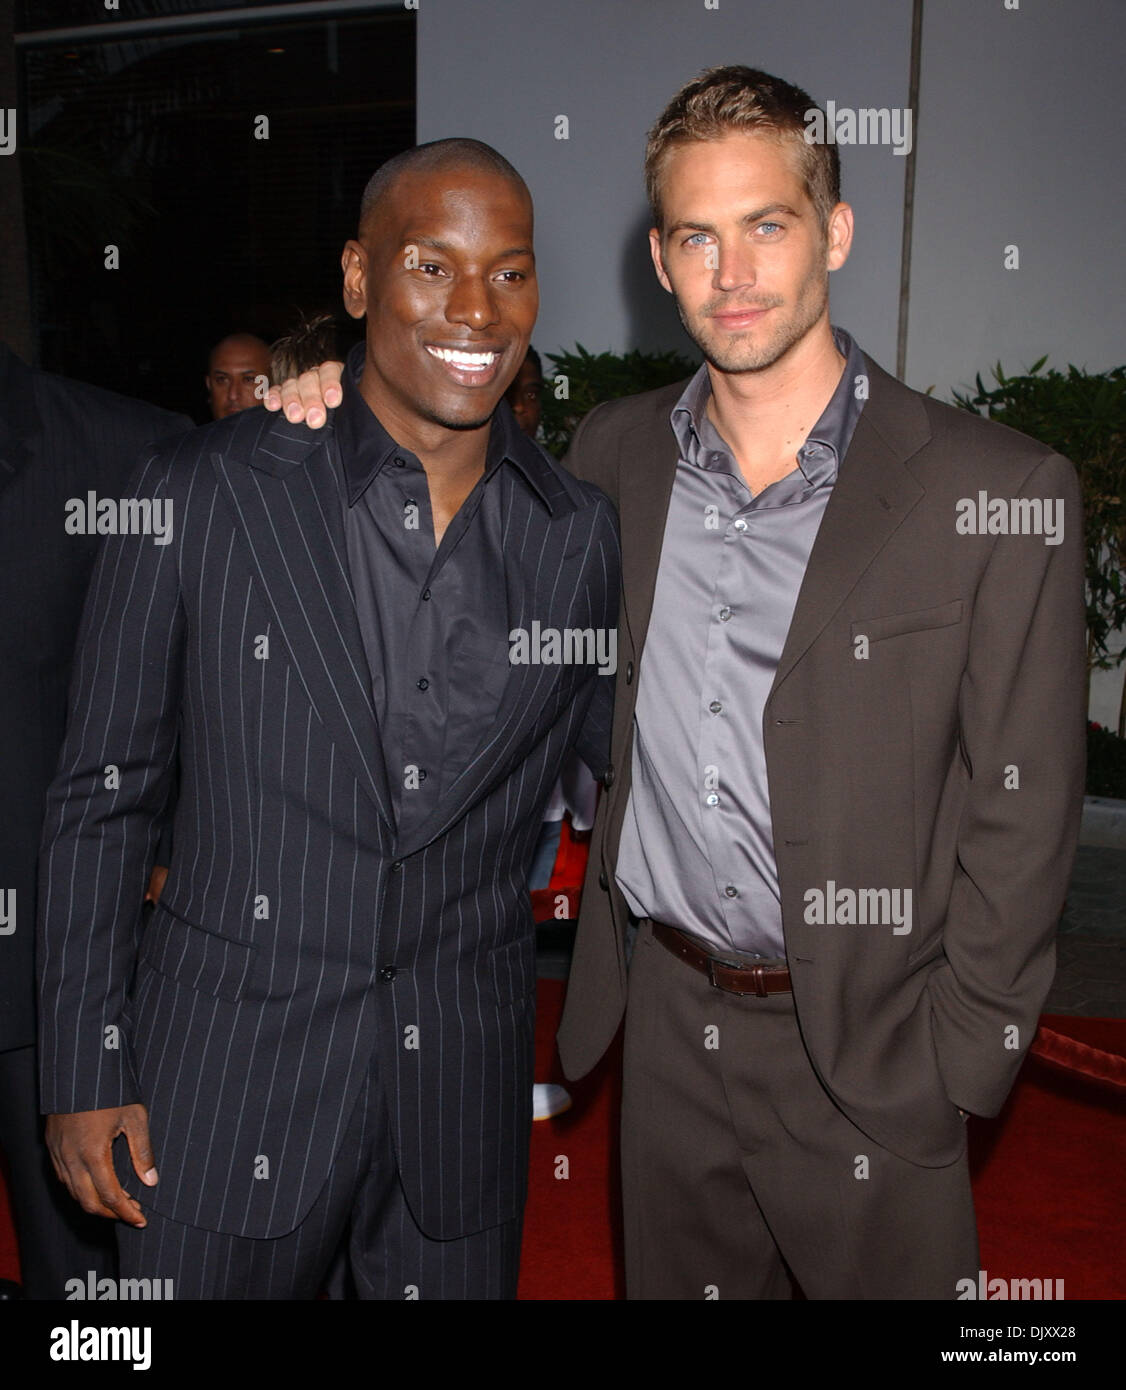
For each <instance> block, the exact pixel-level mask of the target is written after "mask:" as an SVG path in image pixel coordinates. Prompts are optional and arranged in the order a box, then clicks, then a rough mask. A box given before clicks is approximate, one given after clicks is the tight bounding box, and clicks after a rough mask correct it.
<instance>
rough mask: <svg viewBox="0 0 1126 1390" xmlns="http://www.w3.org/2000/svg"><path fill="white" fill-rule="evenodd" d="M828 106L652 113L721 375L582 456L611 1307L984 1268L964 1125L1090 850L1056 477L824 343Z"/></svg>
mask: <svg viewBox="0 0 1126 1390" xmlns="http://www.w3.org/2000/svg"><path fill="white" fill-rule="evenodd" d="M815 109H816V108H814V105H813V102H812V101H811V99H810V98H809V97H808V96H807V95H806V93H804V92H801V91H799V90H798V89H796V88H793V87H791V86H790V85H789V84H787V83H784V82H781V81H779V80H778V79H776V78H771V77H769V76H767V75H766V74H764V73H759V72H754V71H752V70H750V69H746V68H725V69H717V70H714V71H712V72H710V73H705V74H704V75H703V76H702V77H701V78H699V79H697V80H696V81H695V82H693V83H690V84H689V85H688V86H687V87H686V88H685V89H684V90H683V91H681V92H680V93H678V95H677V96H676V97H675V98H674V99H673V101H672V103H671V104H670V106H669V107H668V108H667V110H666V111H665V112H664V114H663V115H662V116H661V118H660V120H659V121H658V123H657V125H656V127H655V128H654V130H653V132H652V133H651V135H650V139H649V147H648V150H647V158H646V173H647V181H648V185H649V192H650V197H651V200H652V203H653V209H654V220H655V226H654V229H653V231H652V232H651V233H650V237H651V243H652V253H653V261H654V265H655V267H656V270H657V274H658V276H659V278H660V280H661V283H662V284H663V285H664V287H665V288H666V289H667V290H669V291H670V292H671V293H672V294H673V295H674V296H675V297H676V301H677V306H678V309H679V311H680V315H681V318H682V320H683V322H684V324H685V327H686V328H687V330H688V332H689V333H690V334H691V336H692V337H693V339H694V340H695V341H696V343H697V344H698V345H699V347H700V348H701V350H702V352H703V354H704V356H705V358H706V365H705V367H703V368H701V370H700V373H699V374H698V375H697V377H695V378H693V380H692V381H691V382H690V383H689V384H688V385H687V387H685V386H684V385H683V384H682V385H680V386H674V387H670V388H667V389H664V390H661V391H656V392H651V393H649V394H647V395H643V396H638V397H633V398H631V399H628V400H625V401H617V402H612V403H609V404H606V405H604V406H600V407H598V408H597V409H596V410H594V411H593V412H592V413H591V414H590V415H589V416H588V417H587V418H586V419H585V420H584V421H583V423H582V424H581V426H580V427H579V429H578V431H577V433H576V435H575V438H574V441H573V444H572V448H571V451H570V454H569V456H568V464H569V466H570V467H571V468H572V469H573V470H574V471H575V472H576V473H577V474H578V475H579V476H580V477H581V478H584V479H587V480H589V481H591V482H594V483H596V484H598V486H599V487H601V488H602V489H603V490H604V491H605V492H606V493H608V494H609V496H610V497H611V498H612V499H613V500H614V501H615V503H616V504H617V506H618V509H619V513H620V519H621V532H622V551H623V575H622V579H623V606H622V616H621V618H620V628H619V658H618V675H617V705H616V711H615V718H614V733H613V757H612V761H613V768H612V769H611V771H610V772H609V773H608V774H607V776H606V778H605V783H606V787H607V795H605V796H604V797H603V798H602V805H601V807H600V810H599V815H598V821H597V823H596V825H595V828H594V832H593V842H592V852H591V858H590V869H589V874H588V878H587V883H586V889H585V893H584V898H583V911H582V918H581V921H580V925H579V933H578V940H577V946H576V952H575V959H574V964H573V968H572V973H571V981H570V986H569V992H568V999H567V1008H566V1013H565V1016H564V1019H563V1025H562V1029H561V1031H560V1037H559V1045H560V1051H561V1053H562V1056H563V1061H564V1068H565V1070H566V1072H567V1074H568V1076H569V1077H571V1078H576V1077H579V1076H582V1075H583V1074H584V1073H586V1072H587V1071H589V1070H590V1068H591V1067H593V1066H594V1064H595V1063H596V1062H597V1061H598V1059H599V1058H600V1057H601V1056H602V1054H603V1052H604V1051H605V1049H606V1047H607V1045H608V1043H609V1042H610V1040H611V1038H612V1037H613V1035H614V1033H615V1031H616V1029H617V1027H618V1024H619V1021H620V1019H621V1017H622V1014H623V1012H625V1014H626V1042H625V1083H624V1085H625V1090H624V1104H623V1121H622V1123H623V1137H622V1160H623V1177H624V1190H625V1234H626V1246H627V1249H626V1254H627V1284H628V1292H629V1295H630V1296H631V1297H633V1298H699V1299H703V1298H787V1297H790V1296H791V1284H790V1277H789V1276H790V1275H792V1277H793V1279H794V1280H796V1282H797V1283H798V1284H799V1285H800V1286H801V1288H802V1290H803V1291H804V1293H805V1294H806V1296H807V1297H810V1298H846V1299H858V1298H953V1297H954V1296H955V1285H956V1281H957V1280H958V1279H960V1278H964V1277H972V1278H976V1272H977V1268H978V1252H977V1237H976V1230H975V1225H974V1216H973V1203H972V1198H971V1194H970V1186H969V1178H968V1172H967V1163H966V1138H965V1127H964V1124H963V1120H964V1119H965V1117H966V1114H967V1112H968V1113H971V1114H977V1115H995V1114H997V1112H998V1110H999V1109H1000V1107H1001V1105H1002V1104H1003V1102H1004V1100H1005V1097H1006V1095H1007V1093H1008V1091H1009V1089H1010V1087H1011V1085H1012V1083H1013V1080H1014V1078H1015V1076H1016V1074H1017V1071H1018V1069H1019V1067H1020V1064H1021V1060H1022V1058H1023V1056H1024V1053H1025V1051H1026V1050H1027V1048H1028V1046H1029V1044H1030V1043H1031V1041H1032V1038H1033V1035H1034V1033H1035V1031H1036V1026H1037V1018H1038V1015H1039V1011H1040V1008H1041V1005H1042V1003H1043V1000H1044V997H1045V995H1046V993H1047V990H1048V987H1049V984H1050V982H1051V978H1052V973H1053V968H1054V946H1053V937H1054V932H1055V927H1056V922H1057V919H1058V916H1059V912H1060V909H1061V907H1062V904H1063V900H1064V895H1065V890H1066V885H1067V881H1068V874H1069V870H1070V867H1071V862H1072V857H1073V854H1074V846H1075V840H1076V834H1077V827H1078V819H1079V809H1080V804H1081V799H1082V790H1083V713H1084V604H1083V551H1082V542H1081V516H1080V503H1079V493H1078V489H1077V485H1076V480H1075V476H1074V471H1073V470H1072V468H1071V466H1070V465H1069V464H1068V463H1067V461H1066V460H1064V459H1062V458H1060V457H1058V456H1055V455H1052V454H1051V452H1050V451H1049V450H1047V449H1046V448H1045V447H1044V446H1043V445H1040V444H1038V443H1036V442H1035V441H1033V440H1031V439H1027V438H1025V437H1024V436H1021V435H1018V434H1015V433H1013V432H1012V431H1010V430H1007V429H1004V428H1002V427H1000V426H997V425H994V424H990V423H988V422H986V421H983V420H981V419H979V418H977V417H975V416H973V415H970V414H967V413H965V412H961V411H957V410H954V409H951V408H950V407H948V406H945V405H942V404H939V403H938V402H936V401H933V400H931V399H930V398H928V397H926V396H922V395H919V394H918V393H916V392H914V391H911V390H908V389H907V388H906V387H905V386H903V385H902V384H900V383H899V382H897V381H896V380H894V379H893V378H892V377H890V376H889V375H887V374H886V373H885V372H883V371H882V370H881V369H880V368H879V367H878V366H877V365H876V364H875V363H874V362H873V361H872V360H871V359H870V358H868V357H866V356H865V355H864V354H863V353H862V352H860V350H859V348H858V347H857V345H856V344H855V343H854V342H852V340H851V339H850V338H849V337H848V335H847V334H844V333H842V332H841V331H840V330H837V329H833V328H832V327H831V326H830V321H829V310H828V275H829V272H830V271H831V270H834V269H836V268H837V267H838V266H840V265H841V264H843V262H844V260H845V258H846V257H847V255H848V250H849V244H850V241H851V236H852V213H851V209H850V208H849V207H848V206H847V205H846V204H844V203H842V202H841V201H840V192H839V165H838V159H837V153H836V147H835V145H831V144H830V145H826V144H820V145H815V144H811V143H808V142H807V140H806V139H805V132H806V131H807V130H808V129H809V128H810V126H809V113H810V112H812V111H814V110H815ZM631 956H632V960H631ZM627 969H628V1009H627ZM787 1271H788V1272H787Z"/></svg>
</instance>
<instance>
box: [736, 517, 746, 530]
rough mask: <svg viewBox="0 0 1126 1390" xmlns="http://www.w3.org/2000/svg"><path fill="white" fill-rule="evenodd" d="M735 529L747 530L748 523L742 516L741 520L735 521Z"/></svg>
mask: <svg viewBox="0 0 1126 1390" xmlns="http://www.w3.org/2000/svg"><path fill="white" fill-rule="evenodd" d="M735 529H736V531H745V530H746V529H747V523H746V522H745V521H744V520H743V518H742V517H740V518H739V520H738V521H737V522H736V523H735Z"/></svg>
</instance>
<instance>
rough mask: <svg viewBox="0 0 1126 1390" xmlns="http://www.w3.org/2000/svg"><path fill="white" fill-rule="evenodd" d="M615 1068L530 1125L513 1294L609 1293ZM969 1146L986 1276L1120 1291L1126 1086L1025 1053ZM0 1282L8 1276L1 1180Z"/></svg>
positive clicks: (1078, 1294) (553, 1018) (558, 991)
mask: <svg viewBox="0 0 1126 1390" xmlns="http://www.w3.org/2000/svg"><path fill="white" fill-rule="evenodd" d="M539 1000H540V1012H539V1022H538V1027H537V1041H536V1050H537V1056H538V1058H539V1065H538V1068H537V1072H536V1075H537V1076H538V1077H539V1079H540V1080H541V1081H561V1080H562V1076H561V1074H560V1073H559V1069H558V1062H557V1060H556V1059H555V1052H554V1035H555V1029H556V1025H557V1023H558V1018H559V1012H560V1010H561V1008H562V1002H563V985H562V983H561V982H557V981H553V980H541V981H540V987H539ZM1043 1022H1044V1026H1045V1028H1050V1029H1052V1030H1053V1031H1054V1032H1056V1033H1060V1034H1063V1035H1065V1037H1068V1038H1073V1039H1076V1040H1077V1041H1078V1042H1081V1043H1086V1044H1088V1045H1089V1046H1091V1047H1096V1048H1101V1049H1103V1050H1104V1051H1106V1052H1110V1053H1113V1054H1117V1055H1118V1056H1122V1055H1124V1054H1126V1020H1121V1019H1099V1018H1091V1019H1088V1018H1063V1017H1060V1016H1058V1015H1046V1016H1045V1018H1044V1020H1043ZM618 1062H619V1056H618V1052H617V1049H615V1052H614V1055H613V1056H612V1057H611V1058H608V1059H607V1061H606V1062H604V1063H603V1064H602V1066H601V1067H600V1068H599V1070H598V1072H597V1073H596V1074H595V1075H594V1076H591V1077H588V1078H586V1080H585V1081H583V1082H581V1083H579V1084H578V1085H572V1086H571V1087H570V1088H569V1089H570V1090H571V1094H572V1096H573V1097H574V1102H575V1103H574V1105H573V1107H572V1108H571V1109H570V1110H569V1111H568V1112H567V1113H566V1114H564V1115H560V1116H558V1117H557V1118H556V1119H554V1120H543V1121H540V1122H539V1123H537V1124H536V1125H534V1126H533V1127H532V1155H531V1183H530V1193H529V1200H528V1214H527V1221H526V1223H525V1234H524V1255H523V1263H522V1271H521V1278H520V1297H521V1298H523V1299H612V1298H620V1297H621V1293H622V1289H621V1268H620V1260H619V1259H618V1257H617V1255H616V1251H617V1250H618V1249H619V1248H620V1236H621V1231H620V1225H621V1222H620V1213H619V1210H618V1204H617V1154H616V1148H615V1138H616V1116H617V1109H618V1096H619V1087H618ZM970 1151H971V1156H972V1159H973V1170H974V1196H975V1200H976V1202H977V1211H978V1225H979V1228H980V1231H981V1253H982V1262H981V1263H982V1268H983V1269H985V1270H986V1271H988V1273H989V1275H990V1277H1001V1278H1005V1279H1008V1278H1026V1279H1027V1278H1043V1279H1049V1278H1051V1279H1063V1280H1064V1288H1065V1293H1066V1297H1067V1298H1068V1299H1086V1298H1096V1299H1121V1298H1124V1297H1126V1277H1124V1275H1123V1271H1122V1259H1121V1252H1122V1250H1123V1248H1126V1202H1124V1201H1123V1188H1124V1186H1126V1177H1124V1175H1126V1091H1124V1090H1122V1089H1119V1088H1115V1087H1113V1086H1109V1085H1106V1084H1102V1083H1099V1082H1097V1081H1094V1080H1089V1079H1086V1078H1084V1077H1083V1076H1082V1075H1080V1074H1077V1073H1074V1072H1066V1071H1063V1070H1061V1069H1060V1068H1059V1067H1057V1066H1053V1065H1050V1064H1049V1063H1048V1062H1046V1061H1041V1060H1040V1059H1039V1058H1037V1057H1035V1056H1034V1057H1032V1058H1030V1059H1029V1061H1028V1062H1027V1063H1026V1064H1025V1067H1024V1071H1023V1072H1022V1073H1021V1077H1020V1080H1019V1081H1018V1083H1017V1085H1016V1087H1015V1088H1014V1090H1013V1094H1012V1096H1011V1097H1010V1099H1009V1103H1008V1105H1007V1106H1006V1107H1005V1110H1004V1111H1003V1113H1002V1114H1001V1115H1000V1116H999V1117H998V1118H997V1119H996V1120H976V1119H975V1120H973V1121H971V1124H970ZM0 1277H4V1278H9V1279H14V1278H17V1277H18V1263H17V1260H16V1249H15V1238H14V1234H13V1232H12V1227H11V1221H10V1218H9V1214H8V1208H7V1199H6V1196H5V1193H4V1190H3V1184H2V1183H0Z"/></svg>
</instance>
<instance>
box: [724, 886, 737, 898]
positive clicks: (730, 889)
mask: <svg viewBox="0 0 1126 1390" xmlns="http://www.w3.org/2000/svg"><path fill="white" fill-rule="evenodd" d="M723 891H724V892H725V893H726V894H727V896H728V897H729V898H737V897H738V896H739V890H738V888H736V887H735V885H734V884H733V883H729V884H728V885H727V887H726V888H725V889H724V890H723Z"/></svg>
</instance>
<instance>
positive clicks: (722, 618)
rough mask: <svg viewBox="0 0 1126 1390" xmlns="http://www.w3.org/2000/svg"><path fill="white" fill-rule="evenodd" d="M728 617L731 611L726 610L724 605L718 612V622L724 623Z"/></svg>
mask: <svg viewBox="0 0 1126 1390" xmlns="http://www.w3.org/2000/svg"><path fill="white" fill-rule="evenodd" d="M730 617H731V609H730V608H728V607H727V606H726V605H725V606H724V607H723V608H721V609H720V610H719V620H720V622H721V623H726V622H727V621H728V620H729V619H730Z"/></svg>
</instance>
